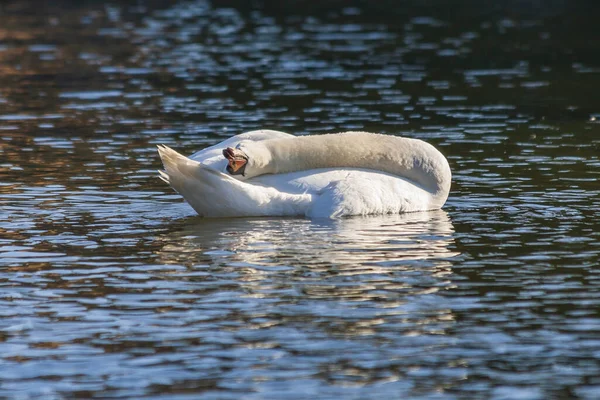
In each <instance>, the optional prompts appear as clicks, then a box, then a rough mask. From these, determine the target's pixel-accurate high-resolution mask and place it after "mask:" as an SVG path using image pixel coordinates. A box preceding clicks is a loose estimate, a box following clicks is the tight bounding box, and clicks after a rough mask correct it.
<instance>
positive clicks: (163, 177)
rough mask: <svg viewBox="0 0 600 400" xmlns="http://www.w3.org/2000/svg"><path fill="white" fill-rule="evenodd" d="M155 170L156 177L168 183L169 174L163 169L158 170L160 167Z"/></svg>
mask: <svg viewBox="0 0 600 400" xmlns="http://www.w3.org/2000/svg"><path fill="white" fill-rule="evenodd" d="M156 172H158V177H159V178H160V180H161V181H163V182H165V183H169V184H170V182H169V174H167V173H166V172H165V171H163V170H160V169H159V170H158V171H156Z"/></svg>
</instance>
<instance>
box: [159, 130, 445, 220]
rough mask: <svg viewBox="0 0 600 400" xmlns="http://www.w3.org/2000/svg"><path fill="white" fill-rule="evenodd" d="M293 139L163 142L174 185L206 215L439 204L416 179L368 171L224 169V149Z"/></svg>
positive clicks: (343, 212)
mask: <svg viewBox="0 0 600 400" xmlns="http://www.w3.org/2000/svg"><path fill="white" fill-rule="evenodd" d="M285 137H292V135H289V134H287V133H283V132H278V131H270V130H260V131H252V132H246V133H244V134H241V135H237V136H234V137H232V138H229V139H227V140H225V141H224V142H222V143H219V144H217V145H215V146H211V147H208V148H206V149H204V150H201V151H199V152H197V153H194V154H193V155H192V156H190V157H189V158H188V157H185V156H183V155H181V154H179V153H177V152H176V151H174V150H172V149H170V148H168V147H166V146H158V151H159V154H160V157H161V159H162V161H163V164H164V167H165V171H164V172H163V171H159V173H160V176H159V177H160V178H161V179H162V180H164V181H166V182H167V183H169V184H170V185H171V186H172V187H173V188H174V189H175V190H176V191H177V192H178V193H179V194H181V195H182V196H183V197H184V198H185V200H186V201H187V202H188V203H189V204H190V205H191V206H192V207H193V208H194V209H195V210H196V212H198V214H200V215H202V216H206V217H241V216H300V215H304V216H307V217H310V218H338V217H343V216H349V215H368V214H396V213H401V212H411V211H423V210H430V209H433V208H438V207H436V206H435V205H433V206H432V196H431V193H429V192H427V191H426V190H424V189H422V188H421V187H419V186H416V185H415V184H414V183H413V182H411V181H409V180H407V179H404V178H402V177H398V176H395V175H391V174H388V173H383V172H377V171H373V170H367V169H357V168H336V169H325V168H322V169H313V170H309V171H298V172H291V173H285V174H271V175H261V176H257V177H254V178H252V179H249V180H247V181H239V180H237V179H234V178H232V177H231V176H230V175H228V174H226V173H223V172H222V171H225V168H226V166H227V160H226V159H225V157H223V154H222V151H223V149H224V148H225V147H235V146H236V145H237V144H238V143H239V142H241V141H247V140H253V141H261V140H267V139H273V138H285Z"/></svg>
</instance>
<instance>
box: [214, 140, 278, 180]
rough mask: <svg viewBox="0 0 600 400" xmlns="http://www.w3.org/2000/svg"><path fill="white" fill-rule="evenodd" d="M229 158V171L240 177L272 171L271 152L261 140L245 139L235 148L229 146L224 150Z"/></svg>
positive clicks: (245, 177)
mask: <svg viewBox="0 0 600 400" xmlns="http://www.w3.org/2000/svg"><path fill="white" fill-rule="evenodd" d="M223 156H225V158H226V159H227V161H228V163H227V172H229V174H231V175H235V176H236V177H237V178H238V179H242V180H243V179H250V178H253V177H255V176H257V175H263V174H268V173H272V171H271V168H270V167H271V166H270V163H271V159H272V157H271V153H270V151H269V150H268V149H267V148H266V147H265V146H264V144H262V143H260V142H255V141H251V140H244V141H242V142H240V143H238V145H237V146H235V148H232V147H227V148H226V149H224V150H223Z"/></svg>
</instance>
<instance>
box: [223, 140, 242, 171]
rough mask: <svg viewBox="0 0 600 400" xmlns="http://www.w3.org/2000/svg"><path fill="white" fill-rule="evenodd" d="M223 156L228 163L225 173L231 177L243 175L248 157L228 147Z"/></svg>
mask: <svg viewBox="0 0 600 400" xmlns="http://www.w3.org/2000/svg"><path fill="white" fill-rule="evenodd" d="M223 156H225V158H226V159H227V160H228V161H229V163H228V164H227V172H229V173H230V174H231V175H242V176H243V175H244V171H245V170H246V164H248V157H246V155H245V154H244V153H242V152H241V151H239V150H236V149H232V148H231V147H228V148H226V149H225V150H223Z"/></svg>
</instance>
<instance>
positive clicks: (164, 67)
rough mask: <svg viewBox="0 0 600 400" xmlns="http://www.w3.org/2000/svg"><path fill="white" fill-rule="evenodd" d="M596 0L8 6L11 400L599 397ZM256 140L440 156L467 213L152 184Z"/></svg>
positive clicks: (3, 194) (1, 189) (6, 340)
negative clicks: (270, 205) (359, 139)
mask: <svg viewBox="0 0 600 400" xmlns="http://www.w3.org/2000/svg"><path fill="white" fill-rule="evenodd" d="M582 3H585V4H586V6H585V7H584V6H583V5H579V4H574V3H573V4H563V3H562V2H558V1H555V2H554V1H551V2H548V3H547V4H544V5H543V6H542V5H532V4H525V3H519V2H514V4H513V2H508V3H507V4H505V5H495V6H494V7H488V6H486V5H484V4H479V3H475V2H470V1H461V2H456V3H455V4H453V6H452V7H450V6H448V5H445V3H443V2H436V1H427V2H423V3H419V4H417V2H415V3H413V2H407V3H406V4H405V5H404V7H402V8H400V7H399V6H397V5H390V4H388V3H385V2H384V3H382V4H380V5H379V6H376V5H374V4H366V3H357V6H356V7H347V6H346V5H340V4H338V3H336V2H322V3H319V5H320V6H317V5H315V4H313V3H301V2H299V3H296V4H289V5H277V4H275V3H274V2H266V5H265V6H264V7H259V8H252V7H250V6H248V5H247V4H246V3H245V2H239V4H238V2H235V1H232V2H230V3H228V4H227V5H225V4H220V3H218V2H215V3H214V4H210V3H208V2H203V1H187V2H166V1H165V2H162V1H156V2H150V3H149V4H142V3H139V4H135V5H134V4H123V3H118V2H117V3H111V2H108V3H103V4H95V3H85V4H70V3H69V2H59V3H56V4H46V3H44V5H43V7H42V3H41V2H37V1H29V2H21V1H19V2H17V1H9V2H7V3H5V4H3V5H2V6H0V17H1V18H2V21H3V23H2V27H1V28H0V397H3V398H11V399H12V398H14V399H34V398H43V399H72V398H121V399H133V398H136V399H137V398H144V399H151V398H157V399H158V398H160V399H184V398H186V399H187V398H189V399H197V398H206V399H212V398H214V399H240V398H243V399H282V398H286V399H288V398H289V399H305V398H319V399H339V398H348V399H364V398H390V399H391V398H405V399H409V398H410V399H420V398H422V399H464V398H468V399H517V398H519V399H559V398H580V399H596V398H599V397H600V339H599V338H600V313H599V311H598V310H600V308H599V307H598V306H599V305H600V273H598V269H597V268H596V267H597V264H598V259H599V258H600V245H599V244H598V243H599V242H600V241H599V239H600V237H599V235H600V234H599V233H598V232H600V225H599V223H598V221H599V220H600V211H599V210H600V187H599V186H598V183H597V181H598V178H599V177H600V172H599V171H600V160H599V154H600V151H599V150H600V136H598V135H597V134H596V133H595V132H596V131H597V130H598V120H597V119H598V118H600V101H599V100H598V99H600V98H599V97H598V96H596V93H597V91H598V88H599V87H600V58H599V57H598V54H600V48H599V47H600V45H599V43H600V41H598V40H594V38H595V33H594V32H595V30H594V29H595V27H596V24H597V22H596V18H595V15H597V13H596V12H595V11H594V10H595V8H594V7H595V6H594V5H593V4H592V3H593V2H582ZM226 6H227V7H226ZM386 7H387V8H386ZM256 128H271V129H279V130H283V131H288V132H290V133H294V134H317V133H324V132H336V131H342V130H348V129H355V130H356V129H364V130H368V131H375V132H382V133H387V134H393V135H404V136H408V137H415V138H420V139H423V140H426V141H428V142H431V143H432V144H434V145H436V146H437V147H438V148H439V149H440V150H441V151H442V152H443V153H444V154H446V156H447V157H448V159H449V161H450V164H451V167H452V170H453V174H454V178H453V186H452V192H451V194H450V198H449V200H448V203H447V205H446V207H444V210H440V211H435V212H428V213H414V214H405V215H398V216H396V215H394V216H380V217H369V218H348V219H341V220H332V221H328V220H325V221H310V220H307V219H295V218H294V219H280V218H268V219H214V220H209V219H201V218H199V217H197V216H196V215H195V213H194V211H193V210H192V209H191V208H190V207H189V206H188V205H186V204H185V203H184V202H183V201H182V199H181V197H180V196H179V195H177V194H176V193H175V192H174V191H172V190H171V189H170V188H169V187H168V186H166V185H165V184H164V183H163V182H161V181H160V180H159V179H158V178H157V173H156V169H158V168H160V167H161V166H160V161H159V158H158V155H157V153H156V148H155V145H156V144H159V143H163V144H166V145H169V146H172V147H173V148H176V149H178V150H179V151H181V152H183V153H186V154H191V153H193V152H194V151H196V150H199V149H201V148H203V147H206V146H209V145H213V144H216V143H218V142H220V141H221V140H223V139H224V138H227V137H230V136H231V135H234V134H238V133H241V132H244V131H248V130H252V129H256Z"/></svg>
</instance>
